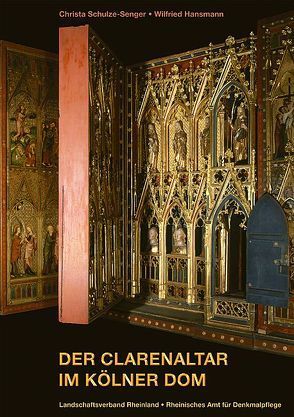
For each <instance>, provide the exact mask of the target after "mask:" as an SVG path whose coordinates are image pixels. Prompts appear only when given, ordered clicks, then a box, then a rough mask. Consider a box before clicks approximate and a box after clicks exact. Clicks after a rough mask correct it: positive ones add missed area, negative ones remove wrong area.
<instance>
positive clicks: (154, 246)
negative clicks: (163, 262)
mask: <svg viewBox="0 0 294 417" xmlns="http://www.w3.org/2000/svg"><path fill="white" fill-rule="evenodd" d="M148 239H149V248H150V249H149V250H150V252H152V253H158V230H157V228H156V227H154V226H152V227H151V228H150V229H149V230H148Z"/></svg>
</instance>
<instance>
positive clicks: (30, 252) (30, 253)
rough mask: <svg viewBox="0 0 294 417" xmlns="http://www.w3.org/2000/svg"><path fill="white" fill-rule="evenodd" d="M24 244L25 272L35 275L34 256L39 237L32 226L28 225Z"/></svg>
mask: <svg viewBox="0 0 294 417" xmlns="http://www.w3.org/2000/svg"><path fill="white" fill-rule="evenodd" d="M24 246H25V254H24V271H25V274H27V275H35V274H36V273H35V272H34V271H33V257H34V255H35V252H36V250H37V239H36V236H35V235H34V233H33V231H32V228H31V227H30V226H27V228H26V235H25V237H24Z"/></svg>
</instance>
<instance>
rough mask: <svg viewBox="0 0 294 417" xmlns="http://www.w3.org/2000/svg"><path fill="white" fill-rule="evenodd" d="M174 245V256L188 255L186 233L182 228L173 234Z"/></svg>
mask: <svg viewBox="0 0 294 417" xmlns="http://www.w3.org/2000/svg"><path fill="white" fill-rule="evenodd" d="M173 239H174V245H173V253H174V254H182V255H186V254H187V244H186V233H185V231H184V229H183V228H182V227H178V228H177V229H176V230H175V231H174V234H173Z"/></svg>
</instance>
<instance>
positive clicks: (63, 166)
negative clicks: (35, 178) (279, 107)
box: [59, 26, 89, 323]
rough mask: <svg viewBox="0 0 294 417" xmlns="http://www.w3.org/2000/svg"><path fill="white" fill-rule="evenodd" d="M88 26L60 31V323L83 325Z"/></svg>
mask: <svg viewBox="0 0 294 417" xmlns="http://www.w3.org/2000/svg"><path fill="white" fill-rule="evenodd" d="M88 77H89V68H88V26H80V27H68V28H60V30H59V111H60V123H59V126H60V132H59V234H60V247H59V259H60V262H59V320H60V321H61V322H63V323H88V287H89V284H88V280H89V272H88V271H89V174H88V173H89V89H88Z"/></svg>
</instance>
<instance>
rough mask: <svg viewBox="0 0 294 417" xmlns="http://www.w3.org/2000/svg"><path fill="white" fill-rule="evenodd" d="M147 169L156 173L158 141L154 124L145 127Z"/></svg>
mask: <svg viewBox="0 0 294 417" xmlns="http://www.w3.org/2000/svg"><path fill="white" fill-rule="evenodd" d="M147 146H148V167H149V170H150V171H157V160H158V152H159V141H158V136H157V133H156V129H155V125H154V123H148V125H147Z"/></svg>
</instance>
